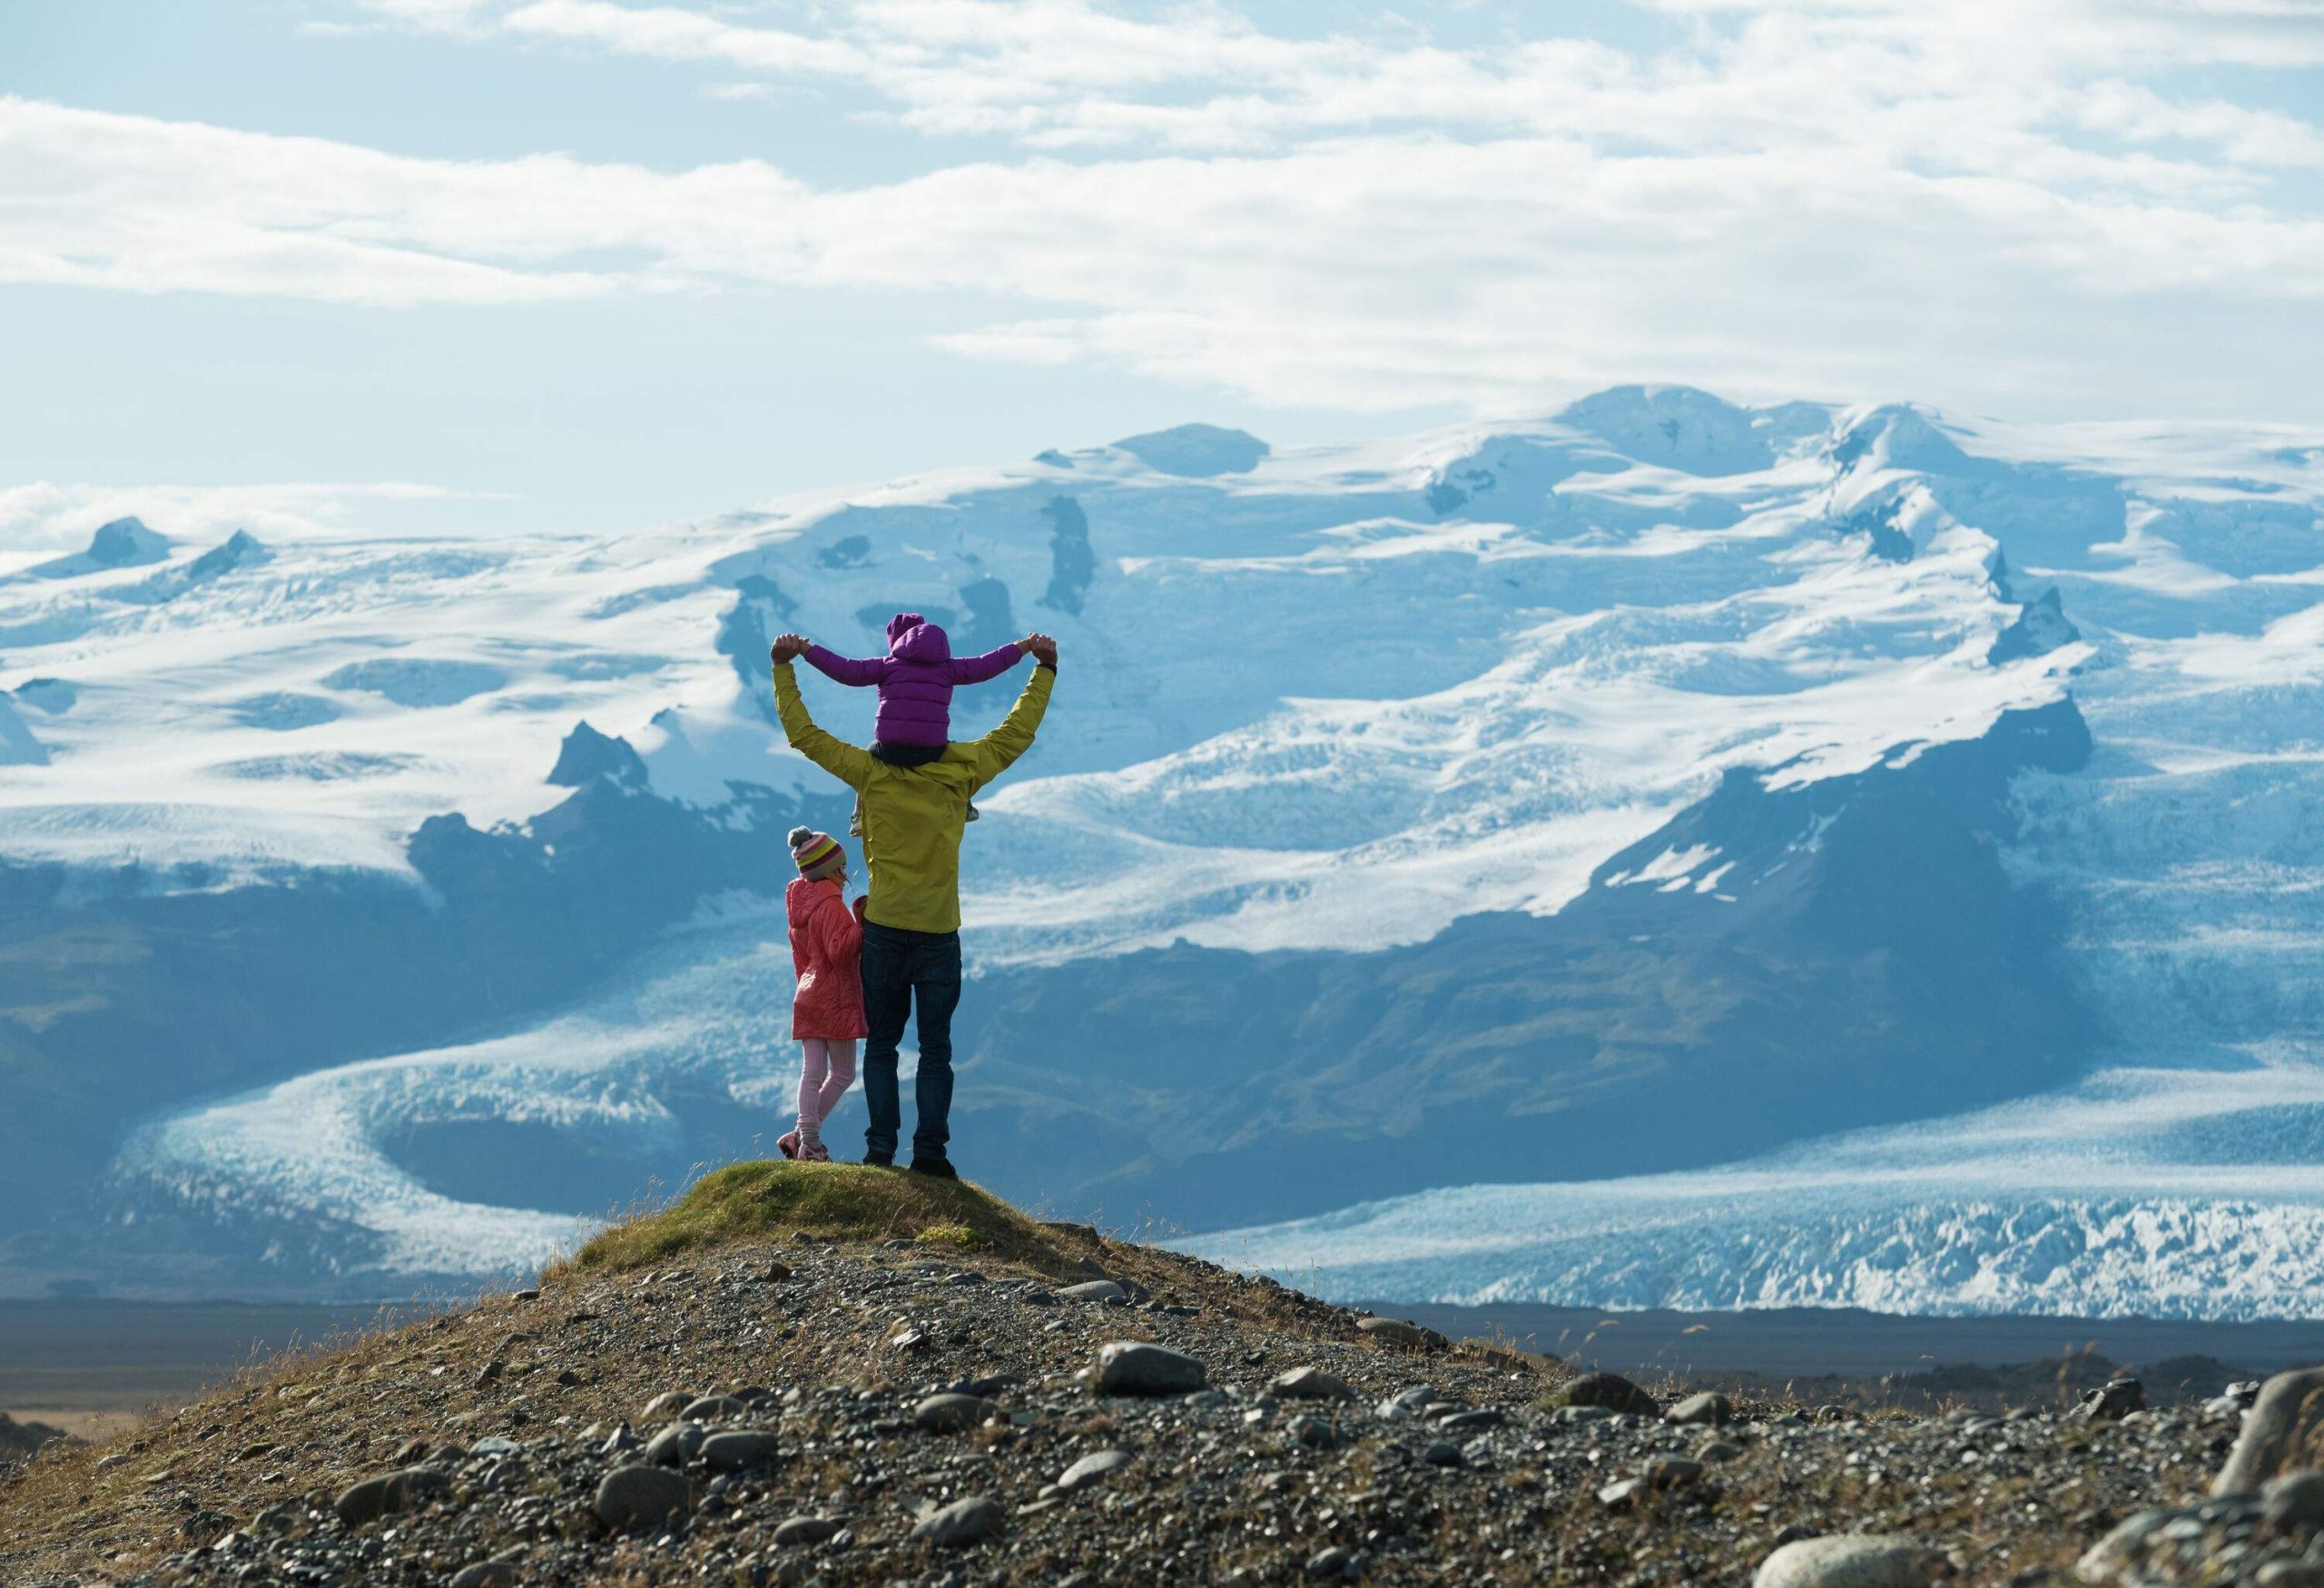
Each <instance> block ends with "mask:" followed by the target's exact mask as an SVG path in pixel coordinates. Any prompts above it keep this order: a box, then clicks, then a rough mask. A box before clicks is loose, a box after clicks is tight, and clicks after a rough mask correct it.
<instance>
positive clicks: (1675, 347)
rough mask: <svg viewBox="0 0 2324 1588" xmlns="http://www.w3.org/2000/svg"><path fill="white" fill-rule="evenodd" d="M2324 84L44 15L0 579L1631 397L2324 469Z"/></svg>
mask: <svg viewBox="0 0 2324 1588" xmlns="http://www.w3.org/2000/svg"><path fill="white" fill-rule="evenodd" d="M2320 82H2324V9H2319V7H2318V6H2316V5H2313V4H2310V3H2309V0H2183V3H2173V0H2016V3H2013V4H2009V5H2000V4H1988V3H1985V0H1959V3H1956V4H1952V5H1945V4H1931V3H1928V0H1923V3H1922V4H1919V5H1905V4H1901V3H1900V0H1651V3H1649V4H1640V5H1617V4H1610V3H1599V4H1589V5H1484V4H1477V5H1448V6H1435V7H1427V8H1421V9H1417V10H1406V11H1403V12H1389V11H1385V10H1376V9H1369V8H1364V7H1354V6H1344V5H1329V6H1325V5H1291V4H1283V3H1275V4H1267V5H1244V6H1232V5H1099V4H1096V3H1094V0H1088V3H1084V0H813V3H805V0H800V3H788V4H785V3H774V0H768V3H764V4H751V3H748V0H736V3H729V4H721V3H714V0H666V3H664V4H659V5H649V4H644V3H639V0H209V3H203V4H196V3H191V0H18V3H17V4H15V5H8V6H5V7H0V346H5V371H6V378H5V380H0V533H5V534H7V535H9V536H11V537H14V538H16V539H17V540H19V541H24V540H25V539H27V538H40V539H44V540H45V539H54V538H69V537H70V536H71V535H74V534H77V533H80V532H82V530H83V529H84V527H85V526H86V525H87V524H88V523H90V522H93V521H94V519H95V518H98V517H101V516H103V514H105V513H108V512H112V511H114V510H116V509H118V508H122V507H123V504H131V505H137V506H139V507H140V510H143V511H148V512H149V513H150V514H153V515H159V516H161V517H164V518H166V517H169V516H171V515H172V514H175V515H178V516H180V517H181V518H186V519H189V520H209V519H219V518H234V517H241V518H253V517H254V518H257V519H258V520H259V521H261V522H267V521H277V522H287V521H291V520H304V521H315V522H321V523H325V524H332V523H340V524H347V525H350V526H359V527H363V528H402V529H414V530H435V531H442V532H460V531H467V530H488V529H502V528H561V527H575V528H607V527H617V526H619V525H622V524H626V523H636V522H643V521H650V520H655V519H663V518H675V517H683V516H690V515H694V514H699V513H705V512H711V511H716V510H719V509H722V508H729V507H734V506H737V505H741V504H743V503H747V502H751V501H754V500H759V499H763V498H766V497H768V496H771V495H773V494H776V493H779V492H783V491H786V490H791V489H795V488H804V487H810V486H823V485H843V484H847V483H851V482H857V481H870V480H873V479H877V478H884V477H887V476H891V475H894V474H899V473H905V472H910V471H913V470H918V469H930V468H938V467H944V466H949V465H955V464H966V463H978V462H990V461H997V460H1001V459H1013V458H1021V457H1025V456H1029V454H1031V453H1032V452H1035V451H1038V450H1039V449H1042V448H1044V447H1049V446H1068V447H1070V446H1077V445H1087V444H1090V443H1095V442H1098V441H1103V440H1107V439H1112V438H1114V437H1117V436H1119V435H1123V434H1127V433H1128V432H1131V431H1134V430H1137V429H1150V428H1154V427H1157V426H1159V425H1165V424H1170V423H1176V422H1179V421H1182V420H1186V419H1208V420H1211V421H1214V422H1221V423H1229V424H1240V425H1243V426H1245V427H1246V428H1248V429H1253V430H1255V431H1256V432H1258V433H1259V434H1261V435H1264V436H1266V437H1267V438H1269V439H1272V440H1275V441H1276V442H1278V443H1288V442H1297V441H1301V440H1309V439H1325V438H1333V437H1342V436H1353V435H1362V434H1370V433H1380V432H1384V431H1390V430H1398V429H1413V428H1418V427H1420V426H1423V425H1426V424H1430V423H1434V422H1439V421H1442V420H1445V419H1453V418H1460V417H1465V416H1469V415H1474V414H1484V415H1494V414H1514V413H1524V412H1530V411H1538V410H1541V409H1548V408H1553V407H1555V406H1556V405H1558V404H1559V403H1561V402H1562V401H1564V400H1566V399H1570V398H1571V397H1573V396H1575V395H1578V394H1580V393H1581V392H1584V391H1587V390H1593V389H1595V388H1598V387H1600V386H1604V385H1608V384H1611V383H1614V382H1616V381H1620V380H1688V381H1691V382H1694V383H1696V384H1700V385H1705V386H1709V387H1711V388H1713V389H1715V390H1721V391H1724V392H1727V393H1728V394H1731V395H1735V396H1738V397H1741V398H1747V399H1757V398H1779V397H1789V396H1804V397H1817V398H1827V399H1858V398H1884V399H1885V398H1907V399H1917V400H1923V401H1927V402H1931V403H1935V404H1939V405H1943V406H1948V407H1954V408H1957V409H1974V410H1977V411H1984V412H1992V413H1999V414H2004V415H2006V416H2010V417H2015V418H2024V419H2080V418H2112V417H2142V418H2145V417H2163V418H2189V419H2195V418H2232V419H2273V420H2284V421H2294V422H2300V423H2316V422H2324V382H2319V381H2318V380H2316V379H2315V375H2314V371H2313V369H2312V355H2313V349H2314V348H2315V347H2317V346H2319V345H2324V340H2319V332H2324V307H2319V306H2320V305H2324V181H2319V179H2324V131H2319V120H2324V88H2319V83H2320ZM179 527H181V528H182V527H184V526H179Z"/></svg>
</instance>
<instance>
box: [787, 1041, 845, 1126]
mask: <svg viewBox="0 0 2324 1588" xmlns="http://www.w3.org/2000/svg"><path fill="white" fill-rule="evenodd" d="M799 1046H800V1048H801V1050H803V1058H802V1060H801V1061H800V1065H799V1139H800V1140H802V1141H812V1142H817V1143H820V1142H821V1141H822V1129H823V1120H824V1119H826V1118H828V1117H829V1116H830V1114H831V1111H832V1110H833V1109H835V1108H837V1107H839V1100H840V1099H842V1098H843V1097H845V1096H846V1095H847V1089H848V1086H849V1084H850V1083H851V1082H852V1081H853V1080H855V1039H854V1038H853V1037H846V1038H828V1037H802V1038H801V1039H800V1040H799Z"/></svg>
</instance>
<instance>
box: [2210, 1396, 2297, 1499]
mask: <svg viewBox="0 0 2324 1588" xmlns="http://www.w3.org/2000/svg"><path fill="white" fill-rule="evenodd" d="M2319 1460H2324V1367H2303V1368H2301V1369H2299V1371H2298V1372H2295V1373H2279V1374H2277V1375H2276V1376H2274V1377H2273V1378H2270V1379H2269V1380H2268V1381H2267V1383H2265V1384H2263V1385H2261V1386H2260V1398H2259V1399H2258V1400H2256V1401H2254V1402H2253V1403H2252V1405H2251V1409H2250V1411H2249V1412H2247V1413H2245V1414H2244V1416H2243V1432H2242V1433H2241V1434H2240V1435H2237V1437H2236V1441H2235V1448H2234V1449H2233V1450H2230V1451H2229V1452H2228V1455H2227V1465H2225V1466H2222V1467H2221V1468H2220V1469H2219V1476H2218V1477H2217V1478H2216V1479H2215V1480H2213V1482H2212V1484H2211V1493H2212V1494H2248V1493H2250V1491H2252V1490H2255V1489H2257V1488H2259V1486H2260V1484H2264V1483H2266V1482H2267V1481H2268V1480H2269V1479H2270V1478H2271V1477H2273V1476H2275V1475H2277V1474H2278V1473H2280V1472H2284V1471H2288V1470H2291V1469H2296V1468H2300V1467H2309V1466H2315V1465H2319Z"/></svg>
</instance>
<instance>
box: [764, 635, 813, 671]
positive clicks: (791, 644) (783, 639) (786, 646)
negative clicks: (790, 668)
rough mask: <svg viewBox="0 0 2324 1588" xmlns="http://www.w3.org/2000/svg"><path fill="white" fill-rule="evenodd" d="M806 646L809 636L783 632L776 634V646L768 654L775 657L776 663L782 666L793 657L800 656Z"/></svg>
mask: <svg viewBox="0 0 2324 1588" xmlns="http://www.w3.org/2000/svg"><path fill="white" fill-rule="evenodd" d="M806 648H807V636H805V635H803V634H781V635H777V636H775V638H774V648H773V650H771V651H769V652H768V653H767V655H768V656H770V657H772V658H773V662H774V665H775V666H778V667H780V666H783V663H785V662H787V661H789V660H790V659H791V658H792V657H793V656H798V655H799V654H801V653H802V652H803V651H804V650H805V649H806Z"/></svg>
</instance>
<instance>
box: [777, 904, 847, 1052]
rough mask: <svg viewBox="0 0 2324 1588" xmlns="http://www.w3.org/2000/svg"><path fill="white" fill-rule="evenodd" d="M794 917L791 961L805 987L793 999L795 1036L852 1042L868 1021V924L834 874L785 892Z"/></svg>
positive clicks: (786, 906)
mask: <svg viewBox="0 0 2324 1588" xmlns="http://www.w3.org/2000/svg"><path fill="white" fill-rule="evenodd" d="M783 909H784V911H785V912H786V913H788V914H789V915H790V917H791V963H792V966H793V969H795V970H796V971H797V972H799V991H797V992H796V993H795V994H793V997H792V1000H791V1037H792V1040H793V1041H799V1040H800V1039H802V1038H805V1037H822V1038H827V1039H829V1040H832V1041H852V1040H854V1039H856V1038H858V1037H862V1036H863V1035H864V1034H865V1033H866V1031H867V1029H868V1028H867V1027H866V1026H865V1025H864V1023H863V976H862V971H861V969H860V967H859V963H858V962H859V961H860V960H861V959H862V953H863V925H862V922H859V921H858V920H856V918H855V912H854V911H853V910H852V909H850V908H849V907H848V902H847V895H846V893H844V892H843V891H842V889H841V887H840V885H839V883H837V882H835V881H832V879H830V878H825V879H824V880H822V881H821V882H814V883H811V882H809V881H807V880H806V879H805V878H803V877H802V878H801V879H800V880H799V881H797V882H795V883H792V884H791V886H790V887H788V888H786V889H784V890H783Z"/></svg>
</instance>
